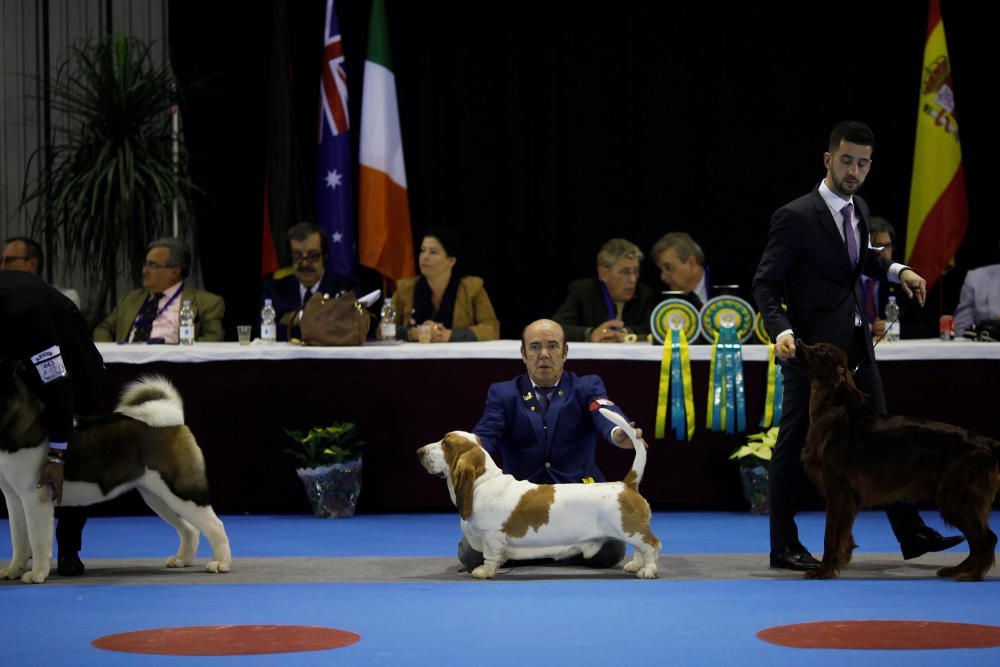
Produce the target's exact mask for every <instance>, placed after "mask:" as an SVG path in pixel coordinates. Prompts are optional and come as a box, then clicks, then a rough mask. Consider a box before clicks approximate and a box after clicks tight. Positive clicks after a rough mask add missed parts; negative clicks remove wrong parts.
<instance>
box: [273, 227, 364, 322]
mask: <svg viewBox="0 0 1000 667" xmlns="http://www.w3.org/2000/svg"><path fill="white" fill-rule="evenodd" d="M287 239H288V244H289V246H290V248H291V255H292V266H293V267H294V269H295V270H294V272H293V273H290V274H288V275H285V276H283V277H277V276H272V277H270V278H268V279H267V280H265V281H264V284H263V286H262V289H261V292H262V294H261V306H263V305H264V299H270V300H271V305H272V306H274V312H275V317H276V320H277V322H278V331H277V337H278V340H288V339H289V338H298V336H299V326H298V325H299V319H301V317H302V309H303V308H304V307H305V305H306V301H308V300H309V299H310V298H312V295H313V294H316V293H317V292H318V293H320V294H329V295H330V296H336V295H337V294H338V293H340V292H346V291H348V290H355V291H356V290H357V288H358V283H357V280H356V279H355V278H354V277H353V276H345V275H342V274H340V273H334V272H333V271H327V270H326V265H327V262H328V261H329V259H330V241H329V239H327V237H326V234H325V233H323V230H322V229H320V228H319V227H318V226H316V225H314V224H312V223H311V222H300V223H299V224H297V225H295V226H294V227H292V228H291V229H289V230H288V234H287ZM289 329H291V331H289ZM289 334H291V335H289Z"/></svg>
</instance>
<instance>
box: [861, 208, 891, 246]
mask: <svg viewBox="0 0 1000 667" xmlns="http://www.w3.org/2000/svg"><path fill="white" fill-rule="evenodd" d="M879 232H886V233H887V234H889V240H890V241H892V242H893V243H895V242H896V229H895V228H894V227H893V226H892V223H891V222H889V221H888V220H886V219H885V218H880V217H878V216H877V215H876V216H872V219H871V222H870V223H869V225H868V236H869V238H870V237H872V236H875V235H876V234H878V233H879Z"/></svg>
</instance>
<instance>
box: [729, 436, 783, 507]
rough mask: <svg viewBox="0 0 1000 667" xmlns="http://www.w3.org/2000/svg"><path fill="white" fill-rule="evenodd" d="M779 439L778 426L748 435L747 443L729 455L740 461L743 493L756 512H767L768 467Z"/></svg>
mask: <svg viewBox="0 0 1000 667" xmlns="http://www.w3.org/2000/svg"><path fill="white" fill-rule="evenodd" d="M777 441H778V427H777V426H774V427H772V428H770V429H768V430H767V431H761V432H760V433H754V434H753V435H749V436H747V442H746V444H745V445H743V446H742V447H740V448H739V449H737V450H736V451H735V452H733V453H732V455H731V456H730V457H729V458H730V459H736V460H737V461H739V463H740V480H742V482H743V495H744V497H746V499H747V501H748V502H749V503H750V511H751V512H753V513H754V514H767V513H768V505H767V469H768V466H769V465H770V464H771V454H772V452H774V444H775V443H776V442H777Z"/></svg>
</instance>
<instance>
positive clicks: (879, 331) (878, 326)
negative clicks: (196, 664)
mask: <svg viewBox="0 0 1000 667" xmlns="http://www.w3.org/2000/svg"><path fill="white" fill-rule="evenodd" d="M887 324H888V322H886V321H885V320H875V321H874V322H872V335H873V336H875V337H876V338H881V337H882V336H884V335H885V330H886V325H887Z"/></svg>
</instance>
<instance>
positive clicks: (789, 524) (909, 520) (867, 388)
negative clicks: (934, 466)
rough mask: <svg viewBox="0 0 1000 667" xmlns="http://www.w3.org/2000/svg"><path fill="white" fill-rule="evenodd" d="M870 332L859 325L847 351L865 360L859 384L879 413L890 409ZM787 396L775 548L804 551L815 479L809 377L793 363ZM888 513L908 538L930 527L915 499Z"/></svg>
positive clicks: (774, 508)
mask: <svg viewBox="0 0 1000 667" xmlns="http://www.w3.org/2000/svg"><path fill="white" fill-rule="evenodd" d="M866 335H867V334H866V332H864V330H863V329H861V328H860V327H858V328H856V330H855V336H854V341H853V342H852V345H851V348H850V349H848V350H845V351H846V352H847V356H848V358H849V359H850V363H852V364H856V363H858V360H861V363H860V366H859V367H858V370H857V372H856V373H855V374H854V383H855V384H856V385H857V387H858V388H859V389H860V390H861V391H863V392H865V393H866V394H868V395H869V396H871V399H872V402H873V404H874V406H875V409H876V410H877V411H878V412H879V414H885V413H886V405H885V394H884V392H883V391H882V378H881V376H880V375H879V372H878V366H877V365H876V364H875V362H874V361H872V360H871V359H869V358H868V356H867V353H866V347H867V344H866V341H865V338H864V337H865V336H866ZM783 373H784V395H783V398H782V403H781V427H780V429H779V430H778V441H777V443H776V444H775V446H774V454H773V455H772V457H771V464H770V466H769V468H768V504H769V506H770V517H769V518H770V525H771V552H772V553H777V552H780V551H781V550H783V549H786V548H787V549H793V550H795V549H799V548H801V547H802V544H801V543H800V542H799V532H798V527H797V526H796V525H795V514H796V512H798V509H799V506H800V504H801V501H802V495H803V493H804V492H805V491H806V490H807V489H808V488H809V484H810V481H809V479H808V478H807V476H806V473H805V469H804V468H803V467H802V448H803V447H804V446H805V442H806V434H807V433H808V431H809V393H810V391H809V381H808V380H807V379H806V378H805V376H803V375H802V373H800V372H799V371H798V370H797V369H796V368H794V367H793V366H791V365H785V366H784V367H783ZM886 516H887V517H888V519H889V524H890V525H891V526H892V532H893V534H894V535H895V536H896V539H897V540H899V541H900V542H902V541H903V540H905V539H907V538H909V537H910V536H912V535H913V534H914V533H915V532H916V531H917V530H918V529H920V528H922V527H923V526H924V522H923V519H921V518H920V514H919V513H918V512H917V507H916V505H915V504H912V503H903V502H897V503H893V504H892V505H889V506H888V507H887V508H886Z"/></svg>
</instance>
